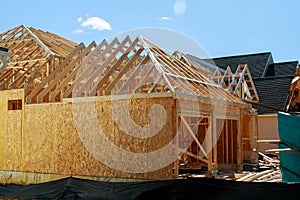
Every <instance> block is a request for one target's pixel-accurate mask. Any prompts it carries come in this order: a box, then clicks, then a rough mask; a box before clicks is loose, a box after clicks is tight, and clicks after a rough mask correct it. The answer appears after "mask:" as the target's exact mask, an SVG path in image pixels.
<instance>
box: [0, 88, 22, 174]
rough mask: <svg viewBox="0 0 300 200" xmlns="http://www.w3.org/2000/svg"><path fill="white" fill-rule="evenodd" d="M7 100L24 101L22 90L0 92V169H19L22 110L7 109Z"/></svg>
mask: <svg viewBox="0 0 300 200" xmlns="http://www.w3.org/2000/svg"><path fill="white" fill-rule="evenodd" d="M8 100H22V102H24V90H23V89H18V90H6V91H1V92H0V116H1V119H0V140H1V143H0V155H1V159H0V169H1V170H20V167H21V160H22V159H21V151H22V150H21V149H22V139H21V137H22V129H23V127H22V121H23V111H22V110H8Z"/></svg>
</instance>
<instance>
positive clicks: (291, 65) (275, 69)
mask: <svg viewBox="0 0 300 200" xmlns="http://www.w3.org/2000/svg"><path fill="white" fill-rule="evenodd" d="M297 66H298V61H290V62H280V63H274V64H271V65H269V67H268V71H267V74H266V76H288V75H293V74H294V73H295V71H296V68H297Z"/></svg>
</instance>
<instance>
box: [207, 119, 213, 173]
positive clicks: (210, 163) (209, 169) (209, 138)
mask: <svg viewBox="0 0 300 200" xmlns="http://www.w3.org/2000/svg"><path fill="white" fill-rule="evenodd" d="M211 118H212V116H210V118H209V119H208V120H209V124H210V127H209V129H208V130H207V134H208V135H207V136H208V145H207V147H208V149H211V150H210V151H208V152H207V160H208V165H207V168H208V171H207V177H212V173H211V171H212V170H213V163H212V162H213V160H212V155H213V154H212V151H213V147H212V139H213V136H212V134H213V133H212V121H213V120H212V119H211Z"/></svg>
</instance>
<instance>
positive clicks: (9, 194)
mask: <svg viewBox="0 0 300 200" xmlns="http://www.w3.org/2000/svg"><path fill="white" fill-rule="evenodd" d="M0 198H19V199H122V200H127V199H128V200H129V199H152V200H153V199H154V200H158V199H201V200H202V199H222V200H226V199H230V200H235V199H251V200H258V199H264V200H266V199H287V200H291V199H298V200H299V199H300V184H291V185H290V184H283V183H247V182H236V181H229V180H217V179H208V178H188V179H174V180H165V181H147V182H129V183H128V182H103V181H91V180H84V179H77V178H66V179H61V180H57V181H52V182H47V183H42V184H36V185H27V186H12V185H4V186H0Z"/></svg>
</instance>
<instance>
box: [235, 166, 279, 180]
mask: <svg viewBox="0 0 300 200" xmlns="http://www.w3.org/2000/svg"><path fill="white" fill-rule="evenodd" d="M240 176H242V177H241V178H238V179H236V181H245V182H277V183H280V182H281V181H282V179H281V172H280V170H277V169H276V170H273V169H271V170H265V171H262V172H244V173H243V175H241V174H239V177H240Z"/></svg>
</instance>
